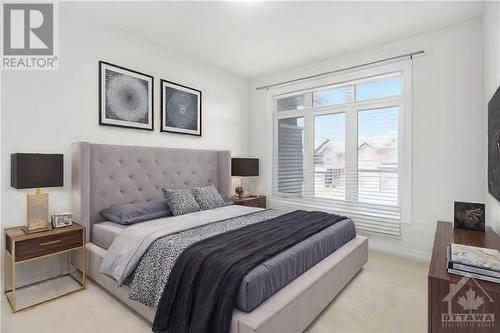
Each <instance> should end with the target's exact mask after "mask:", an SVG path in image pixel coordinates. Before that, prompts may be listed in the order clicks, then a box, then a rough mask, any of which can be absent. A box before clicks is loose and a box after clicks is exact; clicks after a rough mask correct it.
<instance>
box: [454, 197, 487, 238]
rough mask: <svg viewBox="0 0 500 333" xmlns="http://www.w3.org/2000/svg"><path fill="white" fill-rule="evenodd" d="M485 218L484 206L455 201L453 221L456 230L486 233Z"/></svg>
mask: <svg viewBox="0 0 500 333" xmlns="http://www.w3.org/2000/svg"><path fill="white" fill-rule="evenodd" d="M485 216H486V212H485V205H484V204H482V203H473V202H460V201H455V214H454V219H453V222H454V223H453V226H454V227H455V228H459V229H469V230H476V231H484V225H485V223H484V222H485Z"/></svg>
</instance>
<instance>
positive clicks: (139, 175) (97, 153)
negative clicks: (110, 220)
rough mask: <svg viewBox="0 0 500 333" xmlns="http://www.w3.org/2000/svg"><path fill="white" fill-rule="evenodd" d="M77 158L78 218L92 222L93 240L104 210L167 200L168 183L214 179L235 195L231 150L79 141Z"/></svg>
mask: <svg viewBox="0 0 500 333" xmlns="http://www.w3.org/2000/svg"><path fill="white" fill-rule="evenodd" d="M71 163H72V165H71V181H72V200H73V201H72V204H73V219H74V220H75V222H78V223H80V224H83V225H85V226H86V227H87V240H89V241H91V240H92V238H91V237H92V225H93V224H94V223H97V222H101V221H103V220H104V219H103V218H102V217H101V216H100V215H99V212H100V211H101V210H102V209H104V208H108V207H111V206H113V205H123V204H128V203H134V202H144V201H150V200H158V199H162V198H163V194H162V192H161V187H162V186H186V185H187V186H190V185H192V186H205V185H212V184H214V185H215V186H216V187H217V189H218V190H219V192H220V193H221V194H222V195H229V194H230V187H231V152H230V151H216V150H195V149H173V148H159V147H137V146H119V145H105V144H92V143H88V142H78V143H74V144H73V145H72V151H71Z"/></svg>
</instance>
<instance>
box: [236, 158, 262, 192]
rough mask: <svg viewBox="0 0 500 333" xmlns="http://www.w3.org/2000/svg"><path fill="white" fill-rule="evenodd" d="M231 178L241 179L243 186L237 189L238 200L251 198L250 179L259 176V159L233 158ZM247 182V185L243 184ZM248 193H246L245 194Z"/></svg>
mask: <svg viewBox="0 0 500 333" xmlns="http://www.w3.org/2000/svg"><path fill="white" fill-rule="evenodd" d="M231 176H236V177H240V178H241V186H238V187H237V188H236V189H235V192H236V194H237V195H238V198H240V199H242V198H245V197H247V196H249V194H248V193H249V192H250V189H249V187H250V184H249V180H248V177H257V176H259V159H258V158H232V159H231ZM244 182H245V184H243V183H244ZM245 192H246V193H245Z"/></svg>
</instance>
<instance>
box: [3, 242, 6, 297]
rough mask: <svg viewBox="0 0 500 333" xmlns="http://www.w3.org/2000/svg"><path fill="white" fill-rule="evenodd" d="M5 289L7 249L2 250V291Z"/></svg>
mask: <svg viewBox="0 0 500 333" xmlns="http://www.w3.org/2000/svg"><path fill="white" fill-rule="evenodd" d="M6 290H7V249H4V250H3V291H4V292H5V291H6Z"/></svg>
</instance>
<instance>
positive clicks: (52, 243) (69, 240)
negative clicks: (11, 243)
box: [15, 230, 83, 262]
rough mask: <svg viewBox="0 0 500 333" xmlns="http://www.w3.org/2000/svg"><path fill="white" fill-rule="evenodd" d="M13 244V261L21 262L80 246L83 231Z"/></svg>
mask: <svg viewBox="0 0 500 333" xmlns="http://www.w3.org/2000/svg"><path fill="white" fill-rule="evenodd" d="M15 244H16V255H15V260H16V262H18V261H23V260H27V259H32V258H37V257H42V256H45V255H48V254H52V253H56V252H61V251H65V250H69V249H73V248H76V247H80V246H82V245H83V230H75V231H71V232H65V233H60V234H55V235H48V236H44V237H38V238H33V239H26V240H22V241H16V242H15Z"/></svg>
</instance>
